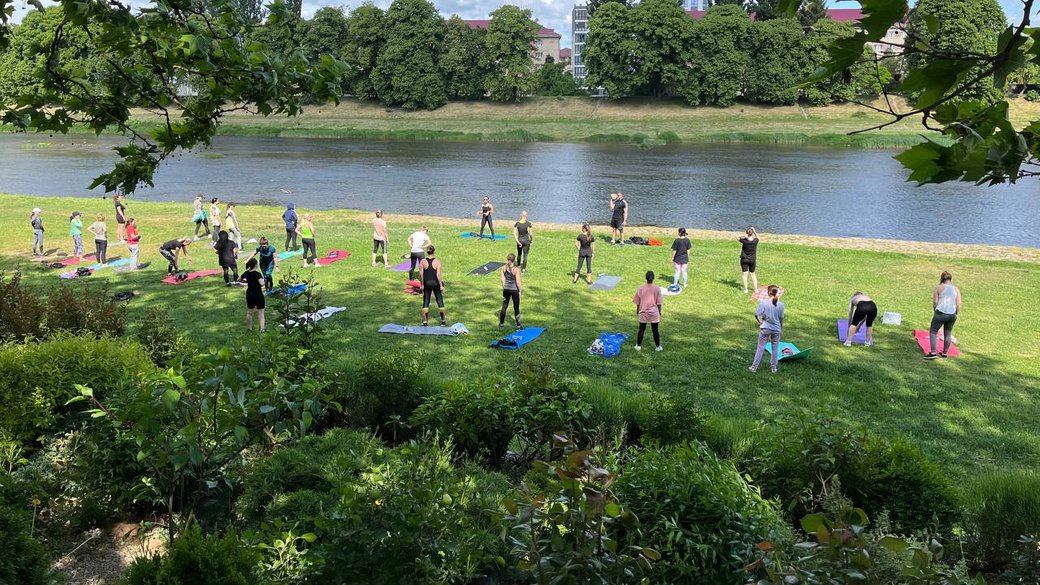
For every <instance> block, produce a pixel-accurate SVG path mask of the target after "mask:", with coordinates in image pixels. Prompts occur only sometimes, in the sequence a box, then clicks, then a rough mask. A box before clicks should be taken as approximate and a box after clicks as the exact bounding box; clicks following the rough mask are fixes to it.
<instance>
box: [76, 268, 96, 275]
mask: <svg viewBox="0 0 1040 585" xmlns="http://www.w3.org/2000/svg"><path fill="white" fill-rule="evenodd" d="M93 273H94V271H93V270H91V269H89V268H87V267H86V266H81V267H79V268H77V269H76V276H90V275H91V274H93Z"/></svg>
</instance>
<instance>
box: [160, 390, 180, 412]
mask: <svg viewBox="0 0 1040 585" xmlns="http://www.w3.org/2000/svg"><path fill="white" fill-rule="evenodd" d="M180 401H181V393H180V392H178V391H176V390H174V389H172V388H170V389H169V390H167V391H166V392H163V395H162V402H163V404H164V405H166V408H168V409H170V410H173V409H174V408H177V403H178V402H180Z"/></svg>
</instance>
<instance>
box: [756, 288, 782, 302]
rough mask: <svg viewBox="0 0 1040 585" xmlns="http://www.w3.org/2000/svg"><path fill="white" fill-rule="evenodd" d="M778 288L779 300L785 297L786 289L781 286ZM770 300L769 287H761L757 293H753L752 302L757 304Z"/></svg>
mask: <svg viewBox="0 0 1040 585" xmlns="http://www.w3.org/2000/svg"><path fill="white" fill-rule="evenodd" d="M777 288H779V289H780V291H779V292H778V293H777V295H776V297H777V298H783V296H784V287H782V286H781V287H777ZM768 298H769V287H768V286H760V287H758V290H756V291H755V292H753V293H751V300H753V301H755V302H756V303H757V302H759V301H764V300H766V299H768Z"/></svg>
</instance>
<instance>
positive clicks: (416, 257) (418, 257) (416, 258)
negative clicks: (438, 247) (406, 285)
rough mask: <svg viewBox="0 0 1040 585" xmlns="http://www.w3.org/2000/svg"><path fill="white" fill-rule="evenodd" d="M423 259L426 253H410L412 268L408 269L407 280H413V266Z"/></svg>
mask: <svg viewBox="0 0 1040 585" xmlns="http://www.w3.org/2000/svg"><path fill="white" fill-rule="evenodd" d="M425 257H426V252H412V255H411V256H410V258H411V260H412V267H411V268H409V269H408V280H415V266H416V265H417V264H419V261H420V260H422V259H423V258H425Z"/></svg>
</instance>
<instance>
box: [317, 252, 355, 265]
mask: <svg viewBox="0 0 1040 585" xmlns="http://www.w3.org/2000/svg"><path fill="white" fill-rule="evenodd" d="M349 257H350V252H345V251H343V250H337V249H336V248H333V249H331V250H329V253H328V254H325V257H324V258H318V260H317V262H318V266H328V265H329V264H332V263H333V262H339V261H340V260H345V259H347V258H349Z"/></svg>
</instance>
